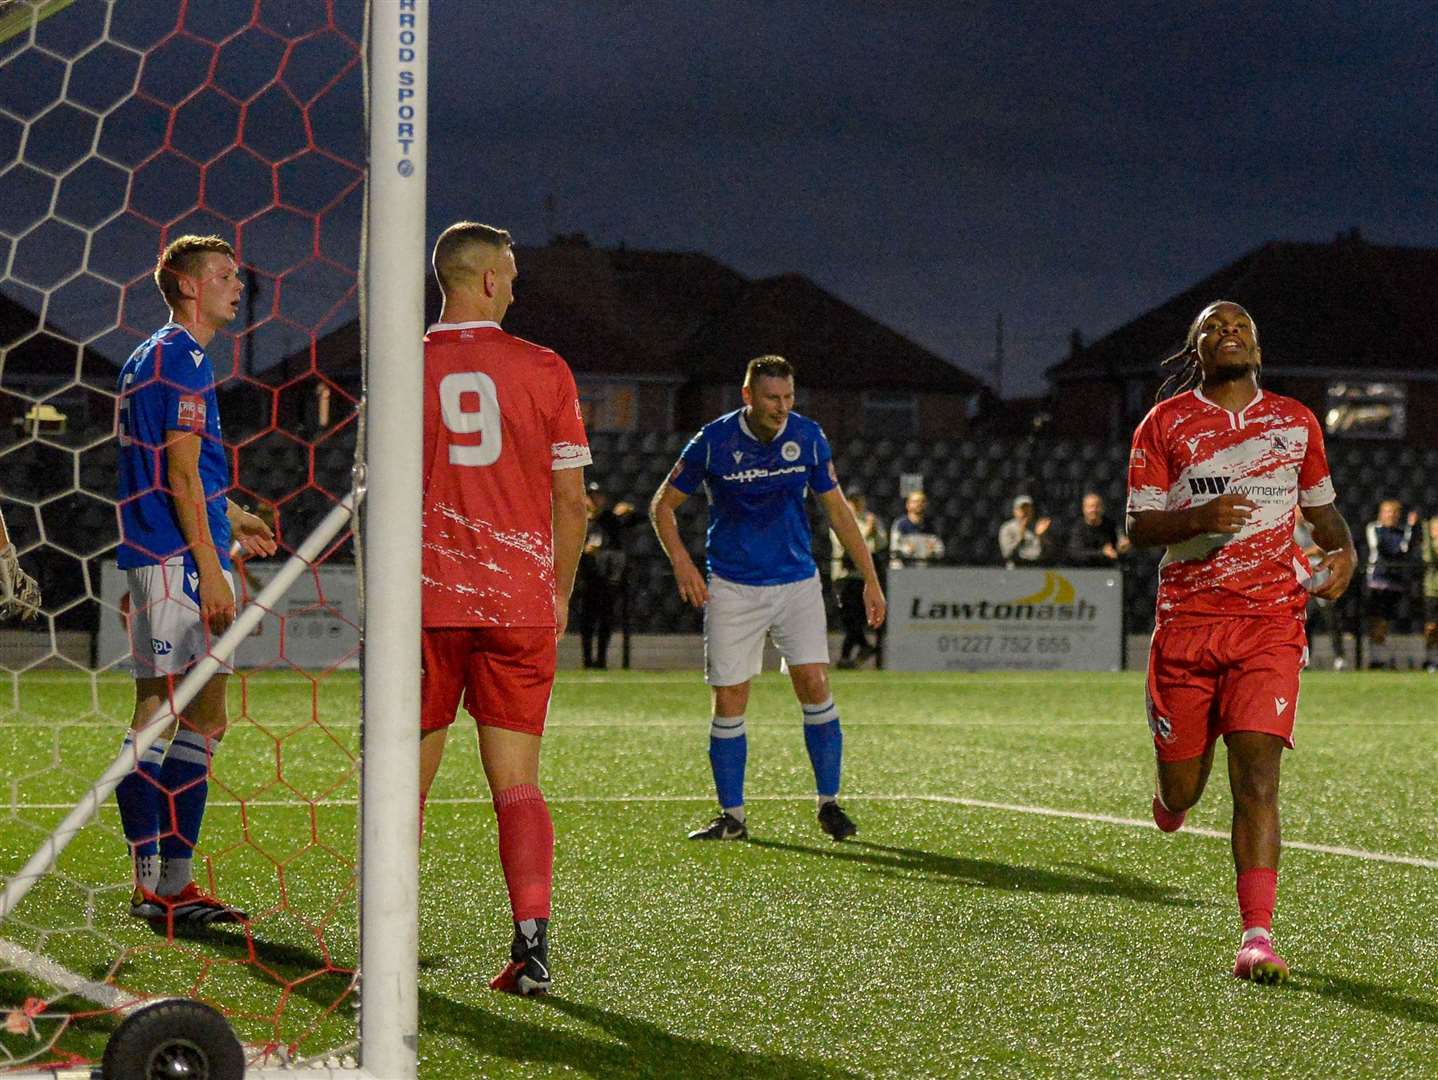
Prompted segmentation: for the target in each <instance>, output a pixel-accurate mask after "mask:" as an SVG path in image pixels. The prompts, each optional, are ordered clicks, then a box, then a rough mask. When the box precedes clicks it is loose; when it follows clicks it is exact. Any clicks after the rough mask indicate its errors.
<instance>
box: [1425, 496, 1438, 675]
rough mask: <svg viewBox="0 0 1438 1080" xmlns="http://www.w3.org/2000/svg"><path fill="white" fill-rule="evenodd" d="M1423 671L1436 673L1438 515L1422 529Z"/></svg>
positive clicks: (1437, 643)
mask: <svg viewBox="0 0 1438 1080" xmlns="http://www.w3.org/2000/svg"><path fill="white" fill-rule="evenodd" d="M1423 670H1424V671H1428V672H1433V671H1438V515H1435V516H1433V517H1431V518H1429V519H1428V523H1427V524H1426V525H1424V527H1423Z"/></svg>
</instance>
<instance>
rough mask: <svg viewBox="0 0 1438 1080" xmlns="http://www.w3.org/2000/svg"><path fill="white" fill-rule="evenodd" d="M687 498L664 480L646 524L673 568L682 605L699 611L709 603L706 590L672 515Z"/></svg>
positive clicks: (701, 576)
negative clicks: (648, 521) (697, 608)
mask: <svg viewBox="0 0 1438 1080" xmlns="http://www.w3.org/2000/svg"><path fill="white" fill-rule="evenodd" d="M687 498H689V496H688V495H686V494H684V492H682V491H680V490H679V489H678V488H676V487H675V486H674V485H673V484H671V483H670V482H669V481H668V480H665V481H664V483H662V484H660V485H659V490H658V491H656V492H655V493H654V498H653V499H652V500H650V503H649V520H650V521H651V522H652V523H653V525H654V534H655V535H656V536H657V537H659V546H660V547H661V548H663V549H664V554H665V555H668V556H669V564H670V565H671V566H673V567H674V583H675V584H676V585H677V586H678V588H679V596H680V597H681V598H682V599H683V600H684V602H685V603H686V604H693V605H694V606H695V607H703V606H704V605H705V604H706V603H708V601H709V586H708V584H707V583H706V582H705V580H704V575H703V574H702V573H700V572H699V568H698V567H697V566H695V565H694V560H693V559H691V558H690V557H689V550H688V548H686V547H685V546H684V538H683V537H682V536H680V535H679V519H678V518H677V517H675V514H674V512H675V511H676V510H677V509H678V508H679V507H680V506H681V505H682V504H683V502H684V500H685V499H687Z"/></svg>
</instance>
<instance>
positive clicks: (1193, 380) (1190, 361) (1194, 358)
mask: <svg viewBox="0 0 1438 1080" xmlns="http://www.w3.org/2000/svg"><path fill="white" fill-rule="evenodd" d="M1159 366H1160V367H1162V368H1165V369H1167V368H1170V367H1172V368H1173V370H1172V371H1170V372H1169V373H1168V377H1167V378H1166V379H1164V380H1163V382H1162V383H1160V384H1159V388H1158V393H1156V394H1154V395H1153V400H1154V402H1155V403H1157V402H1160V401H1164V400H1166V399H1167V398H1171V397H1176V396H1177V395H1179V394H1182V393H1183V392H1184V391H1186V390H1192V389H1193V388H1194V387H1195V386H1198V385H1199V384H1200V383H1201V382H1203V368H1202V366H1201V365H1200V364H1199V362H1198V348H1197V346H1194V345H1188V344H1185V345H1184V347H1183V348H1181V349H1179V350H1178V352H1176V353H1174V354H1173V355H1172V356H1165V357H1164V358H1163V360H1162V362H1161V363H1160V364H1159Z"/></svg>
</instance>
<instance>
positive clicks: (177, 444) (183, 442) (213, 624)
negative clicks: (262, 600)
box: [165, 431, 235, 634]
mask: <svg viewBox="0 0 1438 1080" xmlns="http://www.w3.org/2000/svg"><path fill="white" fill-rule="evenodd" d="M165 436H166V439H167V441H166V443H165V465H166V468H167V470H168V474H169V482H170V500H171V501H172V502H173V503H174V506H175V517H176V518H177V519H179V523H180V535H181V536H183V537H184V538H185V543H186V545H187V546H188V547H189V549H190V557H191V558H192V559H194V560H195V569H196V571H198V572H199V575H200V587H199V590H198V592H199V597H200V618H201V619H202V620H203V621H204V622H205V623H206V624H207V625H208V626H209V628H210V629H211V630H212V631H214V632H215V633H216V634H223V633H224V632H225V631H226V630H228V629H229V626H230V623H232V622H234V621H235V594H234V593H233V592H232V591H231V589H230V586H229V583H228V582H227V581H226V580H225V574H224V568H223V567H221V565H220V556H219V553H218V552H216V551H215V539H214V537H213V536H211V535H210V518H209V513H208V512H207V510H206V504H205V485H204V483H203V482H202V481H201V480H200V447H201V443H200V438H201V436H199V435H197V434H195V433H194V432H193V431H167V432H165Z"/></svg>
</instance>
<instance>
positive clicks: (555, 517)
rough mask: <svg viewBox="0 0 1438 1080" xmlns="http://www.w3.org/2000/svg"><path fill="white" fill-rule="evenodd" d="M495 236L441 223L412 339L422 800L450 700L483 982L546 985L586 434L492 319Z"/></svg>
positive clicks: (553, 373) (571, 400)
mask: <svg viewBox="0 0 1438 1080" xmlns="http://www.w3.org/2000/svg"><path fill="white" fill-rule="evenodd" d="M511 243H512V241H511V239H510V236H509V233H507V232H505V231H504V230H502V229H495V228H491V227H490V226H488V225H480V224H477V223H475V222H470V221H461V222H458V223H457V224H454V225H451V226H450V227H449V228H448V229H446V230H445V231H444V233H443V234H442V235H441V236H440V238H439V241H438V242H437V243H436V244H435V246H434V273H435V277H436V278H437V279H438V280H439V287H440V290H441V291H442V292H443V294H444V308H443V310H442V311H441V313H440V321H439V322H438V323H436V324H435V325H434V326H431V327H430V328H429V333H428V334H426V335H425V339H424V558H423V573H424V588H423V623H424V641H423V653H422V655H423V663H424V671H423V678H422V681H421V698H422V703H421V718H420V725H421V728H422V735H421V738H420V800H421V803H420V813H421V818H420V820H421V822H422V821H423V811H424V802H423V800H424V799H425V798H426V797H427V796H428V794H429V789H430V785H431V784H432V783H433V782H434V777H435V773H436V772H437V771H438V769H439V763H440V758H441V757H442V756H443V755H444V742H445V735H446V733H447V732H448V730H449V725H450V724H452V723H453V722H454V718H455V712H456V710H457V709H458V707H459V703H460V699H461V697H463V700H464V705H465V708H466V709H467V710H468V711H469V714H470V715H471V716H472V717H474V720H475V722H476V724H478V726H479V752H480V758H481V761H482V763H483V765H484V775H485V779H487V780H488V781H489V790H490V793H491V794H492V795H493V797H494V809H495V813H496V815H497V816H498V819H499V860H500V863H501V864H502V866H503V868H504V880H505V883H506V884H507V885H508V887H509V902H510V907H511V908H512V909H513V915H514V940H513V944H512V946H511V948H510V960H509V963H508V964H506V965H505V967H504V969H503V970H502V971H501V972H500V973H499V975H498V976H496V977H495V979H494V981H493V982H491V983H490V986H491V987H492V988H493V989H496V990H506V991H510V992H512V993H518V994H523V995H526V996H527V995H530V994H542V993H545V992H546V991H547V990H548V989H549V984H550V973H549V953H548V926H549V899H550V887H551V881H552V877H553V866H554V826H553V824H552V823H551V821H550V817H549V807H548V806H547V805H546V804H545V802H544V796H543V795H542V794H541V792H540V790H539V742H540V735H541V734H542V733H543V731H544V721H545V717H546V715H547V714H548V712H549V695H550V691H551V689H552V688H553V685H554V667H555V650H556V641H557V639H558V638H559V636H560V635H562V634H563V633H564V627H565V623H566V622H567V621H568V617H569V592H570V589H571V588H572V587H573V585H574V571H575V568H576V566H578V564H579V553H580V548H581V546H582V545H583V542H584V532H585V527H586V523H587V517H588V514H587V508H586V504H585V498H584V466H585V465H588V464H589V462H590V456H589V442H588V439H587V438H586V437H585V434H584V422H583V420H582V419H581V417H580V413H579V397H578V394H577V392H576V390H575V386H574V376H573V374H571V372H570V370H569V366H568V365H567V364H565V362H564V361H563V360H562V359H560V358H559V356H557V355H556V354H555V353H553V352H551V351H550V350H549V349H545V348H541V347H540V346H538V345H533V344H530V343H529V342H527V341H522V340H520V339H519V338H516V337H511V336H510V335H508V334H506V333H505V332H504V331H503V330H501V329H500V328H499V324H500V321H501V320H502V319H503V318H504V314H505V312H506V311H507V310H508V308H509V305H510V303H511V302H512V301H513V299H514V279H515V277H516V275H517V270H516V268H515V264H514V251H513V249H512V247H511Z"/></svg>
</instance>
